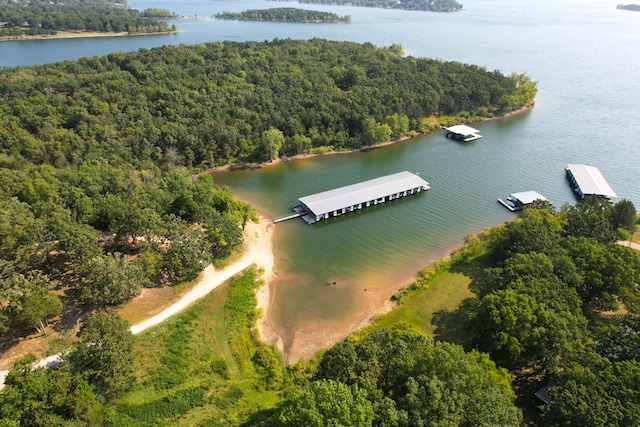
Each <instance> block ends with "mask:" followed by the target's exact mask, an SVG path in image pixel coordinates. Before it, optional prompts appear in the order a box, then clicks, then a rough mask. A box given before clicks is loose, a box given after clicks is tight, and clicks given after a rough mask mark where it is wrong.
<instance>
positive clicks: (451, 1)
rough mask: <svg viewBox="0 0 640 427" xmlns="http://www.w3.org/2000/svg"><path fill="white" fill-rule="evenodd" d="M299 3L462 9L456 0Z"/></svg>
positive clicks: (320, 0) (318, 0)
mask: <svg viewBox="0 0 640 427" xmlns="http://www.w3.org/2000/svg"><path fill="white" fill-rule="evenodd" d="M300 3H309V4H335V5H344V6H357V7H378V8H382V9H405V10H420V11H425V12H457V11H459V10H462V5H461V4H460V3H458V2H457V1H456V0H433V1H428V0H302V1H301V2H300Z"/></svg>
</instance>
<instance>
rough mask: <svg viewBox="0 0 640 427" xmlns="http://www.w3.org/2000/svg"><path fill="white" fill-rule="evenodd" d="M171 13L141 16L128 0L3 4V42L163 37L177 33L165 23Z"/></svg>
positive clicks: (158, 11) (3, 0) (0, 30)
mask: <svg viewBox="0 0 640 427" xmlns="http://www.w3.org/2000/svg"><path fill="white" fill-rule="evenodd" d="M169 16H171V12H169V11H167V10H164V9H158V8H151V9H148V10H146V11H143V12H140V11H137V10H133V9H130V8H129V5H128V3H127V2H126V0H124V1H123V2H117V1H112V0H89V1H81V0H69V1H66V0H65V1H44V0H29V1H26V0H18V1H11V0H0V39H1V38H12V39H15V38H20V37H25V36H29V37H34V36H55V35H56V34H58V32H61V31H68V32H78V34H81V33H80V32H98V33H129V34H140V33H162V32H170V31H176V30H177V28H176V27H175V25H174V26H172V27H169V26H168V24H167V23H166V22H164V21H159V20H157V19H155V18H166V17H169Z"/></svg>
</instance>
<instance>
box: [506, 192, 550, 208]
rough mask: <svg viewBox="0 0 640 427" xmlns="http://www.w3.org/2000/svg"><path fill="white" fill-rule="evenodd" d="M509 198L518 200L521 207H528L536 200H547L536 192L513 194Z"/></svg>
mask: <svg viewBox="0 0 640 427" xmlns="http://www.w3.org/2000/svg"><path fill="white" fill-rule="evenodd" d="M510 196H511V197H512V198H514V199H518V200H520V202H521V203H522V204H523V205H528V204H529V203H533V202H534V201H536V200H547V198H546V197H544V196H543V195H542V194H540V193H538V192H537V191H523V192H521V193H513V194H511V195H510Z"/></svg>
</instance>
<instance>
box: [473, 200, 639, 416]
mask: <svg viewBox="0 0 640 427" xmlns="http://www.w3.org/2000/svg"><path fill="white" fill-rule="evenodd" d="M618 203H619V204H620V206H618V204H616V205H613V206H612V205H610V204H608V203H601V202H599V201H597V200H584V201H580V202H578V203H577V204H576V205H575V206H564V207H563V208H562V209H561V210H560V211H559V212H555V211H553V210H550V209H549V207H548V206H538V207H535V208H526V209H525V210H524V212H523V213H522V215H521V216H520V217H519V218H518V219H516V220H514V221H511V222H509V223H507V224H505V225H504V226H501V227H498V228H496V229H494V230H492V231H490V232H489V233H487V234H486V235H485V236H483V237H484V241H485V243H486V244H487V255H486V256H487V258H488V259H492V264H493V265H494V266H493V267H491V268H488V269H486V271H485V275H484V276H482V277H481V278H479V279H478V283H477V284H476V285H475V287H474V289H475V290H476V291H477V293H478V299H477V300H474V302H473V303H471V304H469V305H467V306H465V307H464V308H463V309H464V310H466V313H465V314H466V318H467V319H468V320H469V323H468V327H469V328H470V330H471V331H472V332H473V335H472V336H473V338H472V340H471V347H472V348H477V349H479V350H482V351H486V352H488V353H489V354H490V355H491V357H492V359H493V360H495V361H496V362H497V363H498V364H499V365H501V366H505V367H509V368H510V369H512V370H513V371H515V372H527V373H528V374H527V375H529V376H530V375H531V372H533V373H535V374H536V375H539V376H540V378H541V380H542V381H541V384H547V386H548V388H549V394H550V396H551V404H550V405H549V406H548V407H547V408H545V410H544V411H543V415H544V417H545V422H546V423H548V424H550V425H574V426H579V425H582V426H584V425H637V424H638V423H639V422H640V400H638V388H637V384H638V381H639V377H638V375H639V374H640V371H639V370H638V362H639V361H640V360H639V359H638V355H639V352H638V348H639V343H638V338H637V337H638V330H639V327H638V313H639V309H640V306H639V305H638V302H640V290H639V289H638V283H640V255H638V253H637V252H635V251H633V250H632V249H630V248H627V247H624V246H621V245H618V244H616V243H615V237H616V233H615V230H616V229H617V228H618V227H620V226H621V224H622V222H621V221H620V218H621V215H618V214H617V213H620V212H625V211H632V212H635V207H634V206H633V204H631V203H630V202H628V201H625V200H623V201H620V202H618ZM605 310H616V311H618V310H619V311H621V312H622V313H624V312H626V313H627V314H624V315H620V314H619V315H616V316H611V315H609V314H605ZM521 375H524V374H521Z"/></svg>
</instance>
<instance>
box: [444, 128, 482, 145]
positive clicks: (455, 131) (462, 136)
mask: <svg viewBox="0 0 640 427" xmlns="http://www.w3.org/2000/svg"><path fill="white" fill-rule="evenodd" d="M443 129H444V130H445V131H447V133H446V135H445V136H446V137H447V138H450V139H455V140H456V141H463V142H469V141H475V140H476V139H480V138H482V135H480V131H479V130H478V129H474V128H472V127H471V126H467V125H455V126H450V127H444V128H443Z"/></svg>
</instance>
